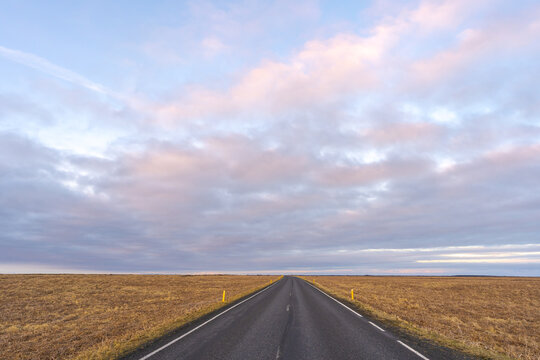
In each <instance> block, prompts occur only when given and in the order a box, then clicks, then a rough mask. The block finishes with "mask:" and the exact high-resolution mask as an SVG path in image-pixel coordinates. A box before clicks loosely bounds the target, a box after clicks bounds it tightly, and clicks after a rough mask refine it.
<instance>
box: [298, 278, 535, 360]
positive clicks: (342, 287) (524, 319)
mask: <svg viewBox="0 0 540 360" xmlns="http://www.w3.org/2000/svg"><path fill="white" fill-rule="evenodd" d="M303 278H304V279H306V280H308V281H311V282H313V283H315V285H318V286H319V287H321V288H322V289H324V290H326V291H327V292H329V293H331V294H333V295H334V296H336V297H339V298H341V299H344V300H350V291H351V289H354V295H355V300H354V302H353V303H354V305H355V306H357V307H358V308H360V309H361V310H363V311H365V312H368V313H370V314H371V315H372V316H374V317H376V318H378V319H379V320H381V321H383V322H386V323H391V324H393V325H398V326H400V327H402V328H404V329H406V330H408V331H409V332H412V333H414V334H416V335H421V336H424V337H428V338H430V339H432V340H436V341H438V342H440V343H442V344H444V345H447V346H452V347H455V348H458V349H460V350H464V351H466V352H469V353H471V354H473V355H477V356H482V357H486V358H493V359H507V358H508V357H511V358H515V359H527V360H529V359H530V360H532V359H535V360H538V359H540V278H497V277H471V278H469V277H371V276H304V277H303Z"/></svg>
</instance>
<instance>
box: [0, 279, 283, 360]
mask: <svg viewBox="0 0 540 360" xmlns="http://www.w3.org/2000/svg"><path fill="white" fill-rule="evenodd" d="M277 278H278V277H277V276H233V275H203V276H178V275H0V359H29V358H31V359H113V358H116V357H118V356H120V355H122V354H125V353H126V352H129V351H130V350H133V349H134V348H136V347H138V346H140V345H141V344H143V343H144V342H146V341H148V340H150V339H153V338H156V337H158V336H160V335H163V334H165V333H167V332H169V331H171V330H173V329H175V328H177V327H179V326H181V325H183V324H185V323H187V322H189V321H191V320H194V319H196V318H197V317H199V316H201V315H203V314H205V313H208V312H211V311H212V310H215V309H217V308H219V307H221V306H222V305H223V303H222V302H221V297H222V292H223V290H226V291H227V300H228V301H233V300H235V299H237V298H239V297H241V296H243V295H246V294H247V293H249V292H252V291H254V290H256V289H258V288H261V287H263V286H265V285H267V284H268V283H269V282H270V281H272V280H276V279H277Z"/></svg>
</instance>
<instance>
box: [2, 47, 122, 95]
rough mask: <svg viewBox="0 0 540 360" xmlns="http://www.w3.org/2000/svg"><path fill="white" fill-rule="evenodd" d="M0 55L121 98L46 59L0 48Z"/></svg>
mask: <svg viewBox="0 0 540 360" xmlns="http://www.w3.org/2000/svg"><path fill="white" fill-rule="evenodd" d="M0 55H1V56H3V57H5V58H7V59H9V60H11V61H14V62H17V63H19V64H23V65H26V66H28V67H31V68H33V69H36V70H39V71H42V72H44V73H46V74H49V75H51V76H54V77H56V78H58V79H62V80H64V81H68V82H70V83H73V84H76V85H79V86H82V87H84V88H87V89H89V90H92V91H96V92H98V93H101V94H104V95H108V96H113V97H115V98H120V97H121V96H120V95H119V94H117V93H115V92H114V91H112V90H109V89H107V88H106V87H105V86H103V85H100V84H98V83H95V82H93V81H91V80H88V79H87V78H85V77H84V76H81V75H79V74H77V73H75V72H73V71H71V70H68V69H65V68H63V67H60V66H58V65H55V64H53V63H51V62H49V61H47V60H46V59H44V58H42V57H39V56H36V55H34V54H30V53H25V52H22V51H18V50H13V49H8V48H6V47H3V46H0Z"/></svg>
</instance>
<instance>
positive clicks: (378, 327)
mask: <svg viewBox="0 0 540 360" xmlns="http://www.w3.org/2000/svg"><path fill="white" fill-rule="evenodd" d="M369 323H370V324H371V325H373V326H375V327H376V328H377V329H379V330H381V331H384V329H383V328H381V327H380V326H377V325H375V324H374V323H372V322H371V321H369Z"/></svg>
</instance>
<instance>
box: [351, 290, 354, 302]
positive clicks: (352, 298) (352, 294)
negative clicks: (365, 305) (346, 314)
mask: <svg viewBox="0 0 540 360" xmlns="http://www.w3.org/2000/svg"><path fill="white" fill-rule="evenodd" d="M351 300H354V290H353V289H351Z"/></svg>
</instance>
